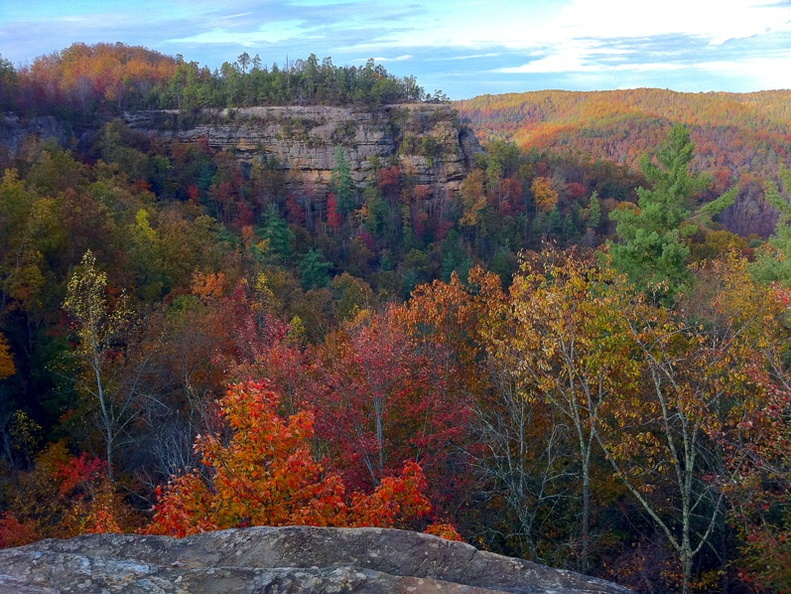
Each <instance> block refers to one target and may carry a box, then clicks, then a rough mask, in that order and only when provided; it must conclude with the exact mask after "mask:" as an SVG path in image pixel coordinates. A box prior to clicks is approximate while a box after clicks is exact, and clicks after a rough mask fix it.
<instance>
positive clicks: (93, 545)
mask: <svg viewBox="0 0 791 594" xmlns="http://www.w3.org/2000/svg"><path fill="white" fill-rule="evenodd" d="M70 592H88V593H92V592H95V593H100V592H102V593H104V592H108V593H109V592H130V593H131V592H136V593H138V592H139V593H147V592H151V593H153V592H178V593H189V592H196V593H197V592H200V593H206V594H212V593H216V594H219V593H221V592H222V593H228V594H237V593H238V594H241V593H250V594H252V593H254V592H255V593H258V592H361V593H373V592H417V593H421V592H444V593H462V592H464V593H468V594H473V593H484V592H522V593H526V594H540V593H546V594H548V593H550V592H552V593H553V594H570V593H572V592H575V593H583V594H584V593H587V594H594V593H599V594H626V593H628V592H629V590H627V589H625V588H622V587H620V586H617V585H615V584H612V583H608V582H605V581H603V580H598V579H596V578H590V577H586V576H583V575H580V574H577V573H574V572H570V571H564V570H558V569H551V568H548V567H544V566H541V565H537V564H535V563H531V562H529V561H524V560H521V559H512V558H509V557H504V556H502V555H496V554H494V553H487V552H483V551H479V550H478V549H476V548H475V547H472V546H470V545H468V544H465V543H461V542H453V541H448V540H444V539H441V538H438V537H435V536H430V535H427V534H420V533H416V532H407V531H402V530H387V529H381V528H351V529H346V528H315V527H308V526H290V527H283V528H270V527H255V528H245V529H236V530H223V531H218V532H209V533H205V534H200V535H197V536H192V537H189V538H184V539H175V538H170V537H164V536H142V535H129V534H125V535H119V534H91V535H85V536H80V537H77V538H73V539H71V540H44V541H41V542H37V543H34V544H31V545H27V546H24V547H18V548H14V549H6V550H2V551H0V594H11V593H14V594H54V593H70Z"/></svg>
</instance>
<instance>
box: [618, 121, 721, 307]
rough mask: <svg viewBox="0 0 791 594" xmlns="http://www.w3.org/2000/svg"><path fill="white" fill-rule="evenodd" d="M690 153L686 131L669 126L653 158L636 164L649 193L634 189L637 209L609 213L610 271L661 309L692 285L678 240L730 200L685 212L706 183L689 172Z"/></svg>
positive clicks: (684, 247)
mask: <svg viewBox="0 0 791 594" xmlns="http://www.w3.org/2000/svg"><path fill="white" fill-rule="evenodd" d="M694 150H695V145H694V144H693V143H692V140H691V139H690V135H689V130H688V129H687V128H686V127H685V126H682V125H678V126H675V127H674V128H673V130H672V131H671V132H670V136H669V137H668V139H667V141H666V142H665V143H664V145H663V146H661V147H660V148H659V149H658V150H657V152H656V154H655V158H654V159H652V158H651V157H650V156H649V155H643V158H642V159H641V161H640V169H641V170H642V172H643V175H645V177H646V178H647V179H648V181H650V182H651V184H652V189H648V188H643V187H640V188H638V189H637V195H638V197H639V198H638V208H624V209H619V210H615V211H613V212H611V213H610V218H612V219H613V220H614V221H616V222H617V223H618V226H617V227H616V230H615V231H616V234H617V236H618V241H617V242H611V243H610V254H611V255H612V263H613V265H614V266H615V268H616V269H617V270H618V271H620V272H623V273H625V274H626V275H627V276H628V277H629V279H630V280H631V281H632V283H633V284H634V285H635V286H636V287H637V288H638V289H639V290H640V291H643V292H645V293H647V294H648V295H652V296H653V298H655V299H657V300H659V301H662V302H665V303H672V302H673V301H675V299H676V298H677V297H678V296H679V295H680V294H681V293H683V292H684V291H685V290H686V289H687V288H688V287H689V285H690V284H691V282H692V273H691V272H690V270H689V268H688V267H687V264H688V262H689V257H690V249H689V247H688V246H687V244H686V243H685V241H684V239H685V237H688V236H689V235H691V234H692V233H694V232H695V231H696V230H697V226H696V225H695V220H696V219H700V218H703V217H710V216H713V215H714V214H716V213H717V212H720V211H721V210H722V209H724V208H726V207H727V206H728V205H729V204H730V203H732V202H733V198H734V197H735V194H736V192H735V191H734V190H732V191H729V192H727V193H726V194H724V195H723V196H721V197H720V198H718V199H717V200H715V201H713V202H710V203H708V204H706V205H704V206H703V207H702V208H700V209H699V210H698V211H696V212H694V213H693V212H692V211H691V210H690V204H691V201H692V199H694V198H695V197H697V196H699V195H700V194H701V193H702V192H703V191H704V190H705V189H706V188H707V187H708V185H709V182H710V179H709V177H708V176H706V175H703V174H700V173H693V172H691V171H690V162H691V161H692V156H693V153H694Z"/></svg>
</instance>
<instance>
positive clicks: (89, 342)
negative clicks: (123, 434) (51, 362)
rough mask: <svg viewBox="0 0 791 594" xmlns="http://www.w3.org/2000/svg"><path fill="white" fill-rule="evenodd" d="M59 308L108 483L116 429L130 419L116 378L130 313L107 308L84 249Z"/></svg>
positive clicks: (120, 306) (127, 397)
mask: <svg viewBox="0 0 791 594" xmlns="http://www.w3.org/2000/svg"><path fill="white" fill-rule="evenodd" d="M63 309H64V310H65V311H66V313H68V314H69V316H70V317H71V319H72V321H73V323H72V328H73V330H74V333H75V337H76V345H75V349H74V354H75V356H76V357H77V359H78V360H79V361H81V362H82V364H83V365H84V372H85V374H84V376H83V377H81V378H79V379H78V380H77V384H78V386H79V387H80V389H81V390H82V391H84V392H86V393H87V394H89V395H90V396H91V397H92V398H94V399H95V400H96V403H97V404H98V406H99V427H100V429H101V431H102V434H103V436H104V441H105V454H106V458H105V459H106V462H107V474H108V477H109V478H110V480H112V479H113V464H114V458H115V448H116V442H117V440H118V438H119V433H120V431H121V430H122V428H123V427H124V426H125V425H127V424H128V423H129V422H130V420H131V417H130V413H131V410H130V407H131V403H132V402H131V394H130V393H129V391H128V390H129V388H130V387H129V386H124V382H123V381H122V378H121V377H119V374H120V371H121V366H122V365H121V361H122V359H123V352H122V343H121V342H120V337H121V335H122V333H123V331H124V330H125V329H126V328H128V322H129V316H130V312H129V310H128V309H127V307H126V304H125V303H124V301H123V296H122V298H121V300H119V302H118V303H115V304H112V303H111V301H110V299H109V297H108V295H107V275H106V274H105V273H104V272H101V271H100V270H98V269H97V267H96V257H95V256H94V255H93V252H91V251H90V250H88V251H87V252H85V255H83V257H82V261H81V262H80V266H79V268H78V269H77V270H75V272H74V274H72V276H71V278H70V279H69V282H68V285H67V287H66V299H65V300H64V301H63ZM125 391H126V394H124V392H125Z"/></svg>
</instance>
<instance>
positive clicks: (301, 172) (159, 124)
mask: <svg viewBox="0 0 791 594" xmlns="http://www.w3.org/2000/svg"><path fill="white" fill-rule="evenodd" d="M125 120H126V122H127V124H129V126H130V127H132V128H135V129H137V130H140V131H143V132H145V133H146V134H148V135H151V136H159V137H163V138H166V139H176V140H180V141H183V142H206V143H208V144H209V146H211V147H212V148H214V149H226V150H229V151H232V152H233V153H234V154H236V155H237V157H238V158H239V159H241V160H242V161H243V162H246V163H252V162H253V161H254V160H256V159H259V158H261V157H267V158H274V159H275V161H276V162H277V163H278V164H279V165H280V166H281V167H283V168H284V169H286V170H287V171H288V172H289V173H291V174H292V175H290V176H289V183H291V184H292V185H293V186H296V188H297V189H302V190H305V189H310V190H313V191H317V192H320V191H324V190H326V188H327V186H328V184H329V182H330V175H331V171H332V169H333V168H334V167H335V164H336V157H335V152H336V147H339V146H340V147H342V150H343V154H344V157H345V159H346V161H347V162H348V163H349V164H350V166H351V170H352V175H353V177H354V180H355V182H357V183H358V184H365V182H366V181H367V180H368V179H369V177H370V170H371V167H372V166H373V164H374V163H375V162H377V161H378V162H379V164H380V165H390V164H395V163H397V164H399V165H400V166H401V167H402V168H403V170H404V171H405V172H407V173H408V174H410V175H411V176H413V178H414V179H415V183H417V184H425V185H429V186H433V187H439V188H442V189H445V190H447V191H450V192H455V191H457V190H458V187H459V184H461V182H462V181H463V180H464V177H465V176H466V174H467V172H468V171H469V165H470V163H471V160H472V159H473V158H474V156H475V153H477V152H480V151H481V150H482V149H481V148H480V145H479V144H478V141H477V139H476V138H475V135H474V134H473V132H472V131H471V130H470V129H469V128H468V127H466V126H462V125H460V124H459V122H458V119H457V117H456V113H455V111H454V110H453V109H452V108H451V107H449V106H447V105H438V104H427V103H415V104H403V105H386V106H382V107H375V108H367V107H329V106H289V107H249V108H238V109H223V110H203V111H201V112H199V113H197V114H185V113H181V112H176V111H167V112H166V111H158V112H139V113H135V114H128V115H127V116H126V117H125Z"/></svg>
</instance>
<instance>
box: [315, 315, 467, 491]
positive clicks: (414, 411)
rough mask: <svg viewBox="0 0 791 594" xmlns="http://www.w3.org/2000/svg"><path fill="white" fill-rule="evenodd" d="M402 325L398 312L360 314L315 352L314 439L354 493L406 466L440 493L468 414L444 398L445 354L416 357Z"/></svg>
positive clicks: (422, 352) (459, 402) (418, 351)
mask: <svg viewBox="0 0 791 594" xmlns="http://www.w3.org/2000/svg"><path fill="white" fill-rule="evenodd" d="M403 317H404V312H403V311H402V310H401V308H398V307H390V308H388V309H386V310H384V311H383V312H381V313H378V314H377V313H373V312H370V311H361V312H359V313H358V315H357V316H356V318H355V319H353V320H350V321H348V322H346V323H344V324H343V325H342V326H341V328H340V329H339V330H338V331H336V332H334V333H332V334H331V335H330V336H328V338H327V340H326V344H325V345H323V346H322V347H321V348H319V349H317V352H316V356H317V358H318V359H319V361H320V367H319V368H318V369H317V372H318V373H317V384H318V385H317V386H316V390H315V395H314V402H316V406H317V417H318V419H319V420H320V426H319V432H318V433H319V436H320V437H322V438H324V439H325V440H327V444H328V447H329V448H330V449H331V451H332V452H333V456H332V457H333V460H334V464H335V468H337V469H338V470H339V471H341V472H343V474H344V476H346V477H347V478H348V479H349V480H350V482H351V483H352V484H353V485H355V486H359V487H362V488H367V489H371V488H374V487H376V486H377V485H379V484H380V483H381V481H382V480H383V479H384V478H385V477H387V476H390V475H392V474H394V473H396V472H397V471H398V469H400V468H401V466H402V465H403V464H404V462H406V461H408V460H413V461H416V462H418V463H419V464H420V465H421V466H422V467H423V468H424V470H425V472H426V475H427V477H428V479H429V481H430V486H431V492H432V493H439V492H440V491H442V490H443V489H444V488H445V487H446V486H448V483H449V482H450V481H452V480H453V479H452V477H451V476H450V475H448V474H447V472H446V471H447V465H448V464H449V461H450V460H451V459H452V458H453V457H454V455H455V454H456V450H457V449H458V448H459V447H461V446H462V444H463V439H462V438H463V436H464V434H465V431H466V428H465V425H466V419H467V418H468V417H469V414H470V410H469V407H468V405H467V403H466V402H465V400H464V399H463V398H459V396H460V395H458V394H457V395H456V397H453V396H452V395H451V394H450V393H449V390H448V382H449V381H450V378H451V376H450V375H449V372H450V368H449V366H448V360H447V352H446V351H445V350H443V349H442V348H440V347H439V346H437V348H436V349H435V350H433V351H430V350H428V349H423V348H422V347H421V345H420V344H419V343H418V341H417V340H415V338H414V337H413V336H411V334H410V332H409V328H408V326H407V325H406V324H405V323H404V322H405V320H404V319H403ZM451 474H452V473H451ZM446 495H448V494H447V493H446Z"/></svg>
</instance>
